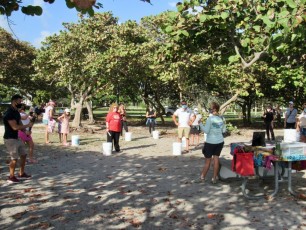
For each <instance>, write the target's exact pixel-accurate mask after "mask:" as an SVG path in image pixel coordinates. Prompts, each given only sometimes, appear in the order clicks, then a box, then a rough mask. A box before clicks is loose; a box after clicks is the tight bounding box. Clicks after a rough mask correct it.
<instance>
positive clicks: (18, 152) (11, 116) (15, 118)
mask: <svg viewBox="0 0 306 230" xmlns="http://www.w3.org/2000/svg"><path fill="white" fill-rule="evenodd" d="M21 101H22V97H21V96H20V95H14V96H13V97H12V98H11V105H10V107H9V108H8V109H7V110H6V112H5V113H4V116H3V124H4V136H3V138H4V145H5V147H6V149H7V151H8V153H9V155H10V157H11V161H10V164H9V171H10V175H9V177H8V179H7V181H8V183H18V182H20V179H29V178H31V175H28V174H26V173H25V171H24V170H25V163H26V158H27V153H26V149H25V145H24V143H23V142H22V141H21V140H20V139H19V138H18V130H24V129H26V128H29V127H32V126H33V123H32V122H29V123H28V124H26V125H23V124H22V122H21V116H20V113H19V112H18V109H19V108H21V106H22V104H21ZM18 158H20V163H19V166H20V169H19V174H18V178H16V177H15V168H16V165H17V160H18Z"/></svg>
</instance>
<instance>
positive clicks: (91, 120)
mask: <svg viewBox="0 0 306 230" xmlns="http://www.w3.org/2000/svg"><path fill="white" fill-rule="evenodd" d="M85 104H86V108H87V111H88V123H89V124H94V123H95V120H94V117H93V111H92V103H91V101H86V102H85Z"/></svg>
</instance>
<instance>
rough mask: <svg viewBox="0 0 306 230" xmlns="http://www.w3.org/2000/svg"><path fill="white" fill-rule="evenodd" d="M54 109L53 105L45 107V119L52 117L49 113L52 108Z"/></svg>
mask: <svg viewBox="0 0 306 230" xmlns="http://www.w3.org/2000/svg"><path fill="white" fill-rule="evenodd" d="M52 109H53V107H52V106H51V105H49V106H47V107H46V108H45V112H44V115H43V120H49V119H50V116H49V114H50V110H52Z"/></svg>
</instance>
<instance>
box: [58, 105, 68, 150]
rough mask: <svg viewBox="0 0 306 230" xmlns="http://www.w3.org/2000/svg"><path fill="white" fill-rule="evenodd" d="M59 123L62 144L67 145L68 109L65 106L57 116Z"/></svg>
mask: <svg viewBox="0 0 306 230" xmlns="http://www.w3.org/2000/svg"><path fill="white" fill-rule="evenodd" d="M57 119H58V120H59V121H60V122H61V123H62V125H61V134H62V137H63V145H65V146H68V145H69V143H68V142H67V136H68V134H69V120H70V109H68V108H66V109H65V110H64V113H63V114H62V115H61V116H59V117H58V118H57Z"/></svg>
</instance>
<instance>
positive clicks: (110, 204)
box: [0, 125, 306, 230]
mask: <svg viewBox="0 0 306 230" xmlns="http://www.w3.org/2000/svg"><path fill="white" fill-rule="evenodd" d="M1 130H2V131H1V132H0V135H2V134H3V127H1ZM130 130H131V132H132V133H133V136H132V141H130V142H126V141H124V140H120V145H121V148H122V153H119V154H118V153H117V154H113V155H111V156H103V155H102V143H103V142H104V141H105V135H104V134H103V135H102V134H101V133H98V134H96V133H94V134H89V133H78V135H80V143H81V145H80V146H79V147H62V146H60V145H59V144H58V143H57V142H58V138H57V136H56V135H53V136H52V139H51V140H53V141H54V142H55V143H54V144H52V145H43V144H42V143H43V134H42V127H41V126H40V125H37V126H36V127H35V129H34V139H35V142H36V143H37V144H36V150H35V155H36V156H37V158H38V160H39V163H38V164H35V165H27V168H26V169H27V172H29V173H31V174H32V175H33V178H32V179H31V180H28V181H24V182H23V183H20V184H16V185H8V184H7V183H6V177H7V175H8V168H7V166H6V164H5V159H7V154H6V152H5V149H4V146H3V141H2V139H1V140H0V143H1V145H0V150H1V165H0V167H1V168H0V173H1V181H0V195H1V201H0V209H1V213H0V226H1V229H146V230H147V229H163V230H164V229H205V230H206V229H305V228H306V202H305V201H303V200H298V199H296V198H294V197H292V196H290V195H289V193H288V191H287V190H286V184H281V188H280V192H279V194H278V195H277V197H276V198H274V199H273V200H268V199H259V200H247V199H245V198H244V197H243V196H242V193H241V188H240V186H241V180H228V181H226V182H219V183H218V184H217V185H212V184H211V183H209V182H208V183H205V184H197V183H192V180H193V179H196V178H197V177H198V176H199V173H200V170H201V167H202V164H203V157H202V153H201V147H202V145H201V146H199V147H198V148H195V149H193V151H192V152H191V153H190V154H184V155H181V156H173V155H172V143H173V142H175V141H176V135H175V131H176V130H175V129H170V128H169V129H162V128H160V130H163V131H166V134H165V135H163V136H161V138H160V139H158V140H155V139H153V138H152V137H151V136H150V135H149V133H148V130H146V129H145V128H144V127H130ZM253 131H254V130H244V131H243V135H240V136H230V137H227V138H226V141H225V148H224V149H223V152H222V164H224V165H226V166H229V165H230V160H231V156H230V154H229V147H228V144H229V143H231V142H237V141H249V140H250V139H251V136H252V133H253ZM276 133H277V135H281V130H277V132H276ZM211 173H212V172H210V174H209V176H210V177H211ZM293 186H294V188H296V189H297V190H298V191H300V192H305V193H306V172H305V171H302V172H298V173H295V174H293ZM256 187H257V188H258V187H259V188H261V189H264V190H265V191H266V192H271V191H272V189H273V181H272V180H268V181H265V182H261V181H255V182H254V184H253V188H254V189H255V190H256Z"/></svg>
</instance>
